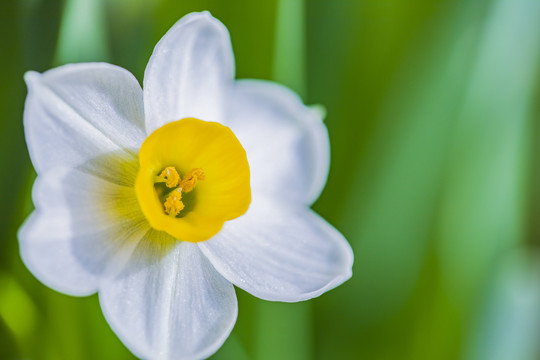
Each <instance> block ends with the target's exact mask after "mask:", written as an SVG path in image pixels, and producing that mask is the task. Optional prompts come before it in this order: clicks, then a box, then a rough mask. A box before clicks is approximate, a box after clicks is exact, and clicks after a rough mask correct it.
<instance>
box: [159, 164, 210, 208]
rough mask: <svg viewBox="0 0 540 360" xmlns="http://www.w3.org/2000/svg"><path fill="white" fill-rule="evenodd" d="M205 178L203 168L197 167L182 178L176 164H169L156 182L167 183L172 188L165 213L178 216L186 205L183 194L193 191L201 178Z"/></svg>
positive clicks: (166, 200) (165, 206)
mask: <svg viewBox="0 0 540 360" xmlns="http://www.w3.org/2000/svg"><path fill="white" fill-rule="evenodd" d="M204 179H205V175H204V171H203V169H201V168H195V169H193V170H191V171H188V172H187V173H186V175H185V176H184V179H183V180H182V178H181V177H180V174H179V173H178V171H176V168H175V167H174V166H167V167H166V168H165V169H164V170H163V171H162V172H161V174H159V176H156V178H155V182H156V183H165V186H167V187H168V188H172V190H171V191H170V192H169V195H168V196H167V198H166V199H165V202H164V203H163V206H164V209H165V213H166V214H167V215H170V216H171V217H176V216H177V215H178V214H179V213H180V211H182V210H183V209H184V207H185V205H184V202H183V201H182V194H185V193H188V192H190V191H192V190H193V189H194V188H195V186H196V185H197V183H198V182H199V180H204Z"/></svg>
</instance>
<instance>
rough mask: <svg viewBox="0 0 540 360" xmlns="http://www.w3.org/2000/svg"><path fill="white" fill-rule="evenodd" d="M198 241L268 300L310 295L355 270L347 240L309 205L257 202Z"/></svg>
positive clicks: (227, 272)
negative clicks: (295, 206)
mask: <svg viewBox="0 0 540 360" xmlns="http://www.w3.org/2000/svg"><path fill="white" fill-rule="evenodd" d="M199 247H200V248H201V250H202V251H203V253H204V254H205V255H206V256H207V257H208V259H209V260H210V262H211V263H212V264H213V265H214V267H215V268H216V269H217V270H218V271H219V272H220V273H221V275H223V276H224V277H225V278H226V279H228V280H229V281H231V282H232V283H233V284H235V285H236V286H238V287H240V288H242V289H244V290H246V291H247V292H249V293H251V294H252V295H255V296H257V297H259V298H261V299H265V300H272V301H287V302H294V301H301V300H306V299H310V298H313V297H316V296H319V295H320V294H322V293H323V292H325V291H327V290H330V289H332V288H334V287H336V286H338V285H339V284H341V283H342V282H344V281H345V280H347V279H348V278H350V277H351V274H352V269H351V268H352V262H353V254H352V250H351V248H350V246H349V244H348V243H347V241H346V240H345V239H344V238H343V236H342V235H341V234H340V233H339V232H338V231H337V230H336V229H334V228H333V227H332V226H331V225H329V224H328V223H327V222H325V221H324V220H323V219H322V218H320V217H319V216H318V215H316V214H315V213H314V212H313V211H311V210H310V209H307V208H280V206H277V205H275V204H274V203H272V202H263V201H259V202H258V203H252V204H251V207H250V208H249V210H248V212H247V213H246V214H245V215H244V216H242V217H240V218H238V219H235V220H232V221H229V222H227V223H225V226H224V227H223V229H222V230H221V231H220V232H219V233H218V234H217V235H216V236H214V237H213V238H212V239H210V240H208V241H205V242H201V243H199Z"/></svg>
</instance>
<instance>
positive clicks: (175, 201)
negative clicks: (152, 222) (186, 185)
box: [163, 189, 184, 217]
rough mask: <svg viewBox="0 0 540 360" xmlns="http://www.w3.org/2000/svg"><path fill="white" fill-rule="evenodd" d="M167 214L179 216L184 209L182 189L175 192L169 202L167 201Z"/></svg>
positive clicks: (168, 199) (168, 198)
mask: <svg viewBox="0 0 540 360" xmlns="http://www.w3.org/2000/svg"><path fill="white" fill-rule="evenodd" d="M163 205H165V212H166V213H167V214H169V215H170V216H172V217H175V216H176V215H178V213H179V212H180V211H182V209H183V208H184V203H183V202H182V192H181V191H180V189H177V190H175V191H173V193H172V194H171V195H169V197H167V200H165V203H164V204H163Z"/></svg>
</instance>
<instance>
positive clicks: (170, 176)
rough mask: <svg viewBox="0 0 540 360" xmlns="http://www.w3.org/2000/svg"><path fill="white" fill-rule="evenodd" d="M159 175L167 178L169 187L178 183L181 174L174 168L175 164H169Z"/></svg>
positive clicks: (166, 182) (166, 183)
mask: <svg viewBox="0 0 540 360" xmlns="http://www.w3.org/2000/svg"><path fill="white" fill-rule="evenodd" d="M159 177H160V178H162V179H165V185H166V186H167V187H168V188H173V187H176V185H178V182H179V181H180V175H179V174H178V171H176V169H175V168H174V166H168V167H166V168H165V170H163V171H162V172H161V174H159ZM156 180H157V181H156V182H163V180H161V179H156Z"/></svg>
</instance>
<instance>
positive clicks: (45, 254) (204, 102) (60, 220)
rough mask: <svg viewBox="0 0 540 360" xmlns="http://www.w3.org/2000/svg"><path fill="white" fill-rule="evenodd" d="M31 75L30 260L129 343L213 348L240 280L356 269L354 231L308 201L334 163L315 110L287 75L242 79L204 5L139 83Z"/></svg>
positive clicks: (84, 73)
mask: <svg viewBox="0 0 540 360" xmlns="http://www.w3.org/2000/svg"><path fill="white" fill-rule="evenodd" d="M25 79H26V81H27V84H28V88H29V92H28V97H27V100H26V104H25V112H24V126H25V135H26V141H27V144H28V149H29V152H30V156H31V159H32V162H33V164H34V167H35V169H36V171H37V174H38V177H37V180H36V183H35V184H34V191H33V199H34V204H35V207H36V209H35V211H34V212H33V213H32V215H31V216H30V217H29V218H28V219H27V221H26V222H25V223H24V225H23V226H22V228H21V230H20V233H19V240H20V248H21V255H22V258H23V261H24V262H25V264H26V266H27V267H28V268H29V269H30V271H32V273H33V274H34V275H35V276H36V277H38V278H39V279H40V280H41V281H42V282H43V283H45V284H46V285H48V286H50V287H51V288H53V289H55V290H58V291H60V292H63V293H66V294H71V295H77V296H84V295H90V294H93V293H95V292H98V293H99V299H100V303H101V307H102V309H103V312H104V314H105V317H106V319H107V321H108V322H109V324H110V325H111V327H112V329H113V330H114V331H115V332H116V334H117V335H118V336H119V337H120V339H121V340H122V341H123V342H124V343H125V344H126V345H127V346H128V347H129V349H130V350H131V351H133V352H134V353H135V354H136V355H138V356H140V357H143V358H166V359H168V358H203V357H207V356H210V355H211V354H212V353H214V352H215V351H216V350H217V349H218V348H219V347H220V346H221V345H222V344H223V342H224V341H225V339H226V338H227V336H228V335H229V333H230V331H231V330H232V328H233V326H234V323H235V321H236V316H237V302H236V296H235V292H234V288H233V284H234V285H236V286H238V287H240V288H242V289H244V290H246V291H247V292H249V293H251V294H253V295H255V296H257V297H260V298H262V299H266V300H274V301H301V300H306V299H309V298H312V297H315V296H318V295H320V294H322V293H323V292H325V291H326V290H329V289H331V288H333V287H335V286H337V285H339V284H341V283H342V282H343V281H345V280H347V279H348V278H349V277H350V276H351V266H352V251H351V249H350V247H349V246H348V244H347V242H346V241H345V239H344V238H343V237H342V235H341V234H340V233H339V232H338V231H336V230H335V229H334V228H333V227H332V226H331V225H329V224H328V223H326V222H325V221H324V220H323V219H321V218H320V217H318V216H317V215H316V214H315V213H314V212H313V211H312V210H310V209H309V206H310V205H311V203H312V202H313V201H314V200H315V199H316V198H317V197H318V195H319V193H320V191H321V190H322V187H323V186H324V183H325V181H326V176H327V171H328V164H329V156H328V154H329V146H328V137H327V133H326V129H325V127H324V125H323V123H322V121H321V119H320V117H319V115H318V113H317V112H316V111H314V110H311V109H310V108H308V107H306V106H304V105H303V104H302V102H301V101H300V99H299V98H298V97H297V96H296V95H295V94H294V93H292V92H291V91H289V90H287V89H286V88H284V87H282V86H280V85H277V84H274V83H270V82H264V81H255V80H239V81H235V80H234V61H233V54H232V49H231V44H230V40H229V35H228V32H227V30H226V28H225V27H224V26H223V25H222V24H221V23H220V22H219V21H217V20H216V19H214V18H213V17H212V16H211V15H210V14H209V13H193V14H189V15H187V16H185V17H184V18H182V19H181V20H180V21H179V22H178V23H177V24H175V25H174V26H173V27H172V28H171V29H170V30H169V32H168V33H167V34H166V35H165V36H164V37H163V38H162V39H161V41H160V42H159V43H158V44H157V45H156V48H155V50H154V52H153V54H152V56H151V58H150V60H149V63H148V65H147V68H146V71H145V75H144V83H143V89H141V87H140V85H139V83H138V82H137V80H136V79H135V78H134V77H133V76H132V75H131V74H130V73H129V72H127V71H126V70H124V69H122V68H119V67H116V66H113V65H109V64H104V63H86V64H72V65H65V66H62V67H59V68H56V69H53V70H50V71H47V72H45V73H43V74H38V73H35V72H29V73H27V74H26V76H25Z"/></svg>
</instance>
